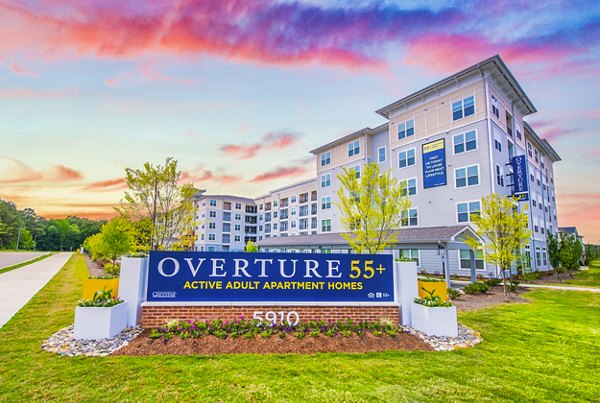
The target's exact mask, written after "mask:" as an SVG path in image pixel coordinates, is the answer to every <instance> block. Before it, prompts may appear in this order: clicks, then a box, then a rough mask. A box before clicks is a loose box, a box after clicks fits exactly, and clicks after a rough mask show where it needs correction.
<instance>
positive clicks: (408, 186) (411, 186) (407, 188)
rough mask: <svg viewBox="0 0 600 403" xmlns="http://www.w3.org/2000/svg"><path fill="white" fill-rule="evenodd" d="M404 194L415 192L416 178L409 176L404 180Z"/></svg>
mask: <svg viewBox="0 0 600 403" xmlns="http://www.w3.org/2000/svg"><path fill="white" fill-rule="evenodd" d="M404 194H405V195H408V196H414V195H416V194H417V178H410V179H406V180H405V181H404Z"/></svg>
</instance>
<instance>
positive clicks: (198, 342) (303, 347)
mask: <svg viewBox="0 0 600 403" xmlns="http://www.w3.org/2000/svg"><path fill="white" fill-rule="evenodd" d="M149 334H150V330H148V329H146V330H144V331H143V332H142V334H141V335H139V336H138V337H137V338H136V339H134V340H133V341H132V342H131V343H130V344H129V345H127V346H125V347H123V348H121V349H119V350H117V351H115V352H114V353H113V354H112V355H128V356H135V355H155V354H160V355H164V354H174V355H187V354H202V355H215V354H240V353H248V354H290V353H291V354H313V353H327V352H336V353H369V352H377V351H389V350H405V351H412V350H428V351H432V350H433V348H432V347H431V346H430V345H429V344H427V343H425V342H424V341H423V340H421V339H420V338H418V337H417V336H414V335H412V334H409V333H399V334H398V335H397V336H396V337H390V336H388V335H386V334H384V335H382V336H381V337H376V336H373V335H372V334H371V333H366V334H365V335H364V336H362V337H360V336H356V335H352V336H350V337H342V336H338V337H329V336H325V335H320V336H319V337H312V336H310V335H307V336H306V337H305V338H304V339H302V340H300V339H297V338H296V336H295V334H293V333H290V334H288V335H287V336H286V337H285V339H281V338H279V337H278V336H277V335H273V336H271V337H270V338H268V339H265V338H262V337H255V338H253V339H246V338H243V337H239V338H236V339H233V338H227V339H224V340H222V339H219V338H217V337H215V336H205V337H202V338H199V339H192V338H189V339H185V340H183V339H180V338H178V337H173V338H172V339H170V340H168V341H166V342H165V340H163V339H151V338H150V337H148V336H149Z"/></svg>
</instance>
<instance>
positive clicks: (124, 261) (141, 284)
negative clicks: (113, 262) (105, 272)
mask: <svg viewBox="0 0 600 403" xmlns="http://www.w3.org/2000/svg"><path fill="white" fill-rule="evenodd" d="M147 272H148V259H147V258H140V257H125V256H123V257H122V258H121V274H120V276H119V297H120V298H122V299H124V300H125V301H127V309H128V311H129V315H128V319H127V326H130V327H131V326H137V325H139V324H140V321H141V315H142V308H141V303H142V302H144V301H146V275H147Z"/></svg>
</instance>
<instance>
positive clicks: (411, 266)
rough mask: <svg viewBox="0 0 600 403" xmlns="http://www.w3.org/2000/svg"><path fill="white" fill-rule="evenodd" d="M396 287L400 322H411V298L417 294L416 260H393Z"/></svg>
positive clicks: (409, 323)
mask: <svg viewBox="0 0 600 403" xmlns="http://www.w3.org/2000/svg"><path fill="white" fill-rule="evenodd" d="M395 264H396V273H397V275H396V281H397V284H396V287H397V288H396V289H397V290H398V292H399V301H398V302H400V323H402V324H403V325H405V326H410V325H411V324H412V315H411V307H412V303H413V300H414V299H415V298H417V297H418V296H419V291H418V285H417V262H395Z"/></svg>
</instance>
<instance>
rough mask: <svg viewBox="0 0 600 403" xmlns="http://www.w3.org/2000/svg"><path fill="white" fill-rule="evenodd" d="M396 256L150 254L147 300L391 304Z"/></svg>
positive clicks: (234, 253) (215, 253)
mask: <svg viewBox="0 0 600 403" xmlns="http://www.w3.org/2000/svg"><path fill="white" fill-rule="evenodd" d="M393 268H394V262H393V259H392V255H351V254H333V253H328V254H317V253H314V254H312V253H311V254H309V253H245V252H166V251H156V252H150V263H149V273H148V294H147V300H148V301H163V302H173V301H206V302H216V301H235V302H251V301H252V302H256V301H260V302H265V303H268V302H296V301H298V302H300V301H310V302H391V301H394V271H393Z"/></svg>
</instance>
